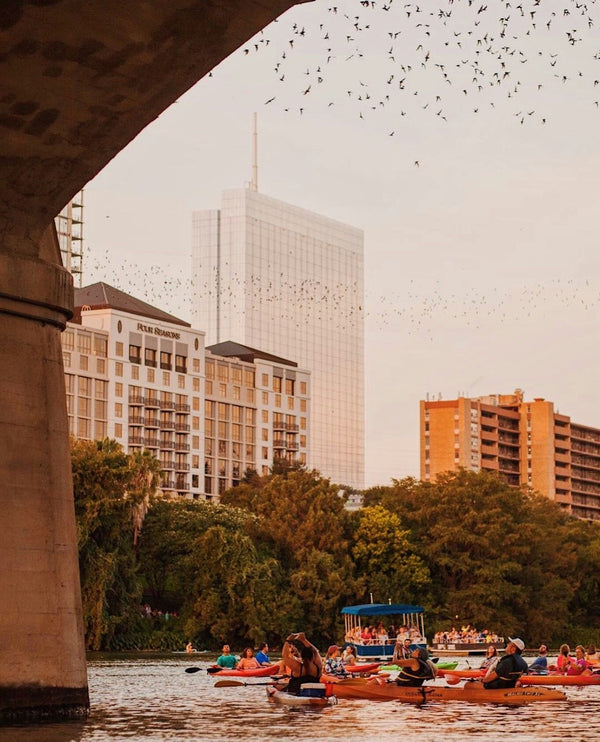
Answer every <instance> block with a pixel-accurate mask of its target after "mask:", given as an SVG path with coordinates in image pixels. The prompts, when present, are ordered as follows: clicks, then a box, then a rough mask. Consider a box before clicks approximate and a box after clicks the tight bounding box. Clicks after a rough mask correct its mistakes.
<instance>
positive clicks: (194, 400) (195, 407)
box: [192, 397, 200, 410]
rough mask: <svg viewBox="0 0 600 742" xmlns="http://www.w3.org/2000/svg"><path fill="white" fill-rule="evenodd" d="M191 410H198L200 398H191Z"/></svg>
mask: <svg viewBox="0 0 600 742" xmlns="http://www.w3.org/2000/svg"><path fill="white" fill-rule="evenodd" d="M192 409H193V410H199V409H200V397H192Z"/></svg>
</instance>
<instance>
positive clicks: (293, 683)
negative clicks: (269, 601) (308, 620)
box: [281, 631, 323, 694]
mask: <svg viewBox="0 0 600 742" xmlns="http://www.w3.org/2000/svg"><path fill="white" fill-rule="evenodd" d="M281 656H282V661H283V663H284V664H285V666H286V667H288V668H289V669H290V675H291V677H290V681H289V683H288V686H287V688H286V690H287V692H288V693H295V694H298V693H300V686H301V685H302V684H303V683H319V682H321V675H322V674H323V662H322V660H321V655H320V654H319V650H318V649H317V648H316V647H315V646H314V645H313V644H311V643H310V642H309V641H308V639H307V638H306V635H305V634H304V632H303V631H301V632H299V633H298V634H290V635H289V636H288V638H287V639H286V640H285V642H284V644H283V648H282V650H281Z"/></svg>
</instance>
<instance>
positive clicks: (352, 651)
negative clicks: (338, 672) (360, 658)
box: [342, 644, 357, 666]
mask: <svg viewBox="0 0 600 742" xmlns="http://www.w3.org/2000/svg"><path fill="white" fill-rule="evenodd" d="M342 662H343V663H344V665H350V666H352V665H355V664H356V662H357V657H356V647H353V646H352V645H351V644H348V646H347V647H346V649H344V652H343V654H342Z"/></svg>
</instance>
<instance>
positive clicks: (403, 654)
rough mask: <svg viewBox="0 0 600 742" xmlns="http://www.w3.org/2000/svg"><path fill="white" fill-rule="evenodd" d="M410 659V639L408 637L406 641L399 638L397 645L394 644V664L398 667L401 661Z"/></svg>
mask: <svg viewBox="0 0 600 742" xmlns="http://www.w3.org/2000/svg"><path fill="white" fill-rule="evenodd" d="M410 657H411V652H410V639H409V638H408V637H407V638H406V639H400V638H399V637H397V638H396V643H395V644H394V653H393V655H392V664H393V665H398V664H400V660H408V659H410Z"/></svg>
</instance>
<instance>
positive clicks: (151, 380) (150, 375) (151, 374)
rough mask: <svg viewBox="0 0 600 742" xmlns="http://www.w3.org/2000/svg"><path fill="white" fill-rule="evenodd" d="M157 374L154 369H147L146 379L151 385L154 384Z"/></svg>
mask: <svg viewBox="0 0 600 742" xmlns="http://www.w3.org/2000/svg"><path fill="white" fill-rule="evenodd" d="M155 374H156V372H155V370H154V369H153V368H147V369H146V379H147V381H148V383H149V384H154V379H155Z"/></svg>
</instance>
